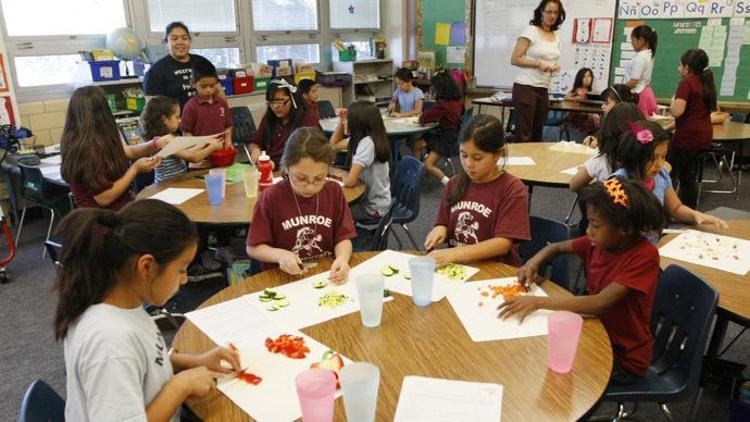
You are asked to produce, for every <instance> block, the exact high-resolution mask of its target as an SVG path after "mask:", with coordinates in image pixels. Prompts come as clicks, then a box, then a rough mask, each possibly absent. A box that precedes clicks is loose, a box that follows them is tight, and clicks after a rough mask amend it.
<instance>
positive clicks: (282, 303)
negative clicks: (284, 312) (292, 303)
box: [276, 299, 289, 308]
mask: <svg viewBox="0 0 750 422" xmlns="http://www.w3.org/2000/svg"><path fill="white" fill-rule="evenodd" d="M276 306H278V307H279V308H286V307H287V306H289V301H288V300H286V299H279V300H277V301H276Z"/></svg>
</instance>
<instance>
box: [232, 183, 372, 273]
mask: <svg viewBox="0 0 750 422" xmlns="http://www.w3.org/2000/svg"><path fill="white" fill-rule="evenodd" d="M295 196H296V197H297V201H298V203H299V211H298V210H297V203H295V201H294V197H295ZM316 209H317V213H316V212H315V211H316ZM356 236H357V234H356V231H355V229H354V222H353V220H352V213H351V211H350V210H349V204H347V202H346V198H345V197H344V192H343V191H342V190H341V186H339V184H338V183H336V182H333V181H328V182H326V184H325V185H323V189H322V190H321V191H320V192H319V193H318V194H317V195H316V196H313V197H310V198H305V197H302V196H299V195H295V194H294V193H292V186H291V184H290V183H289V180H288V179H285V180H283V181H281V182H279V183H277V184H275V185H273V186H271V187H270V188H268V189H267V190H265V191H264V192H263V193H262V194H261V195H260V197H259V198H258V202H256V203H255V210H254V211H253V222H252V223H251V224H250V229H249V230H248V234H247V241H246V243H247V245H248V246H257V245H261V244H266V245H269V246H271V247H274V248H280V249H286V250H288V251H292V252H294V253H296V254H297V255H298V256H299V257H300V258H302V259H309V258H317V257H321V256H332V255H333V254H334V247H335V246H336V244H337V243H339V242H340V241H342V240H346V239H352V238H354V237H356ZM275 267H276V264H270V263H265V262H264V263H263V269H264V270H265V269H269V268H275Z"/></svg>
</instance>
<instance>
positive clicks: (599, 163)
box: [583, 154, 612, 182]
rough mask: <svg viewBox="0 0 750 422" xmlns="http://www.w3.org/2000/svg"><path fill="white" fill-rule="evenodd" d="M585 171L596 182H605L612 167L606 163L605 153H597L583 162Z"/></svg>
mask: <svg viewBox="0 0 750 422" xmlns="http://www.w3.org/2000/svg"><path fill="white" fill-rule="evenodd" d="M583 165H584V166H585V167H586V172H588V174H589V176H591V177H593V178H594V180H596V181H597V182H606V181H607V179H609V176H610V175H611V174H612V168H610V167H609V164H608V163H607V154H597V155H595V156H593V157H591V158H589V159H588V160H586V162H585V163H584V164H583Z"/></svg>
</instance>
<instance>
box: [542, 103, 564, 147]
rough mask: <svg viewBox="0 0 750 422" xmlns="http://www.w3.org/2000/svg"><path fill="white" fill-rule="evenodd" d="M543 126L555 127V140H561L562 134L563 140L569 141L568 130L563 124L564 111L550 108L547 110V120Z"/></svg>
mask: <svg viewBox="0 0 750 422" xmlns="http://www.w3.org/2000/svg"><path fill="white" fill-rule="evenodd" d="M544 126H554V127H556V128H557V130H558V133H557V140H558V141H562V139H563V135H564V136H565V140H566V141H568V142H570V131H569V130H568V128H567V127H566V126H565V112H564V111H559V110H550V111H549V112H547V121H546V122H544Z"/></svg>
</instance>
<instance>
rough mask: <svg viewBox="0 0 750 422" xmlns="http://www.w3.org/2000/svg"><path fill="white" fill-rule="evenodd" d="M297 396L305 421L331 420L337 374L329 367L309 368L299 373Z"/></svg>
mask: <svg viewBox="0 0 750 422" xmlns="http://www.w3.org/2000/svg"><path fill="white" fill-rule="evenodd" d="M295 383H296V384H297V396H298V397H299V405H300V408H301V409H302V421H303V422H331V421H332V420H333V395H334V393H335V392H336V375H335V374H334V373H333V372H332V371H329V370H327V369H308V370H305V371H302V372H300V373H299V374H297V377H296V378H295Z"/></svg>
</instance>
